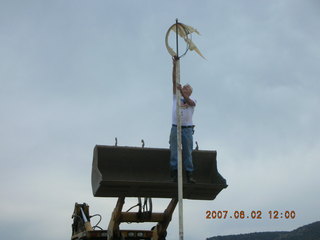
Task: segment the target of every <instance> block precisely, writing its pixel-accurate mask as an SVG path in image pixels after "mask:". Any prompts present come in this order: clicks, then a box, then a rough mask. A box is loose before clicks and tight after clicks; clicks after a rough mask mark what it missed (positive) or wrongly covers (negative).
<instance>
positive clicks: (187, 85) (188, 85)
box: [184, 83, 193, 92]
mask: <svg viewBox="0 0 320 240" xmlns="http://www.w3.org/2000/svg"><path fill="white" fill-rule="evenodd" d="M184 86H185V87H190V89H191V92H193V88H192V87H191V85H190V84H189V83H187V84H186V85H184Z"/></svg>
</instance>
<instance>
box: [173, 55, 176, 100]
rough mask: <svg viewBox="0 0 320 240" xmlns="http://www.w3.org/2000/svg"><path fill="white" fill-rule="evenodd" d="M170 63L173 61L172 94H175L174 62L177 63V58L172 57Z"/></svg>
mask: <svg viewBox="0 0 320 240" xmlns="http://www.w3.org/2000/svg"><path fill="white" fill-rule="evenodd" d="M172 63H173V68H172V87H173V94H174V95H175V94H176V88H177V87H176V63H177V58H176V57H173V58H172Z"/></svg>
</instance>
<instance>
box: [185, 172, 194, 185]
mask: <svg viewBox="0 0 320 240" xmlns="http://www.w3.org/2000/svg"><path fill="white" fill-rule="evenodd" d="M186 173H187V182H188V183H196V180H194V178H193V174H192V172H186Z"/></svg>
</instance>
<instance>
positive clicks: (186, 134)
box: [169, 126, 193, 172]
mask: <svg viewBox="0 0 320 240" xmlns="http://www.w3.org/2000/svg"><path fill="white" fill-rule="evenodd" d="M192 135H193V128H181V140H182V160H183V165H184V168H185V170H186V171H187V172H193V162H192V150H193V136H192ZM169 143H170V169H171V170H177V168H178V149H177V127H176V126H172V127H171V133H170V141H169Z"/></svg>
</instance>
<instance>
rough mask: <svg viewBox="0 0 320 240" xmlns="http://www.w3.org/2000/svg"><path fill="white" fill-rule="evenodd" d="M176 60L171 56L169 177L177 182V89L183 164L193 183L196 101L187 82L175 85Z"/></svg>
mask: <svg viewBox="0 0 320 240" xmlns="http://www.w3.org/2000/svg"><path fill="white" fill-rule="evenodd" d="M176 61H177V58H176V57H173V70H172V84H173V109H172V127H171V133H170V141H169V143H170V169H171V177H172V179H173V181H174V182H177V175H178V174H177V165H178V148H177V115H176V104H177V103H176V101H177V95H176V91H177V89H178V90H179V91H180V93H181V96H182V97H181V99H180V102H181V103H180V104H181V105H180V106H181V107H180V109H181V139H182V158H183V165H184V168H185V170H186V176H187V182H188V183H195V180H194V179H193V176H192V175H193V170H194V168H193V162H192V150H193V132H194V130H193V129H194V125H193V121H192V116H193V112H194V108H195V106H196V101H195V100H194V99H191V98H190V96H191V94H192V87H191V86H190V85H189V84H186V85H184V86H183V87H182V86H181V85H180V84H179V85H178V86H176Z"/></svg>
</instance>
